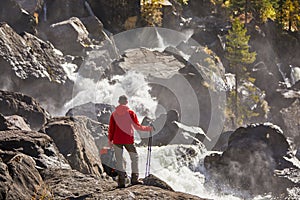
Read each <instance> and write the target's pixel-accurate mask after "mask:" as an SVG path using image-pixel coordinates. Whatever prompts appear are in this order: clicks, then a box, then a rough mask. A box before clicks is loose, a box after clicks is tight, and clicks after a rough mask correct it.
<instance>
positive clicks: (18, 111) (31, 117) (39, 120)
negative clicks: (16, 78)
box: [0, 90, 50, 130]
mask: <svg viewBox="0 0 300 200" xmlns="http://www.w3.org/2000/svg"><path fill="white" fill-rule="evenodd" d="M0 113H2V114H3V115H7V116H8V115H20V116H21V117H23V118H24V119H25V120H26V121H27V123H28V124H29V125H30V128H31V129H32V130H39V129H40V128H41V127H42V126H43V124H44V123H46V121H47V119H48V118H49V117H50V115H49V114H48V113H47V111H45V110H44V109H43V108H42V107H41V106H40V105H39V103H38V102H37V101H36V100H35V99H33V98H32V97H29V96H27V95H24V94H20V93H14V92H7V91H1V90H0Z"/></svg>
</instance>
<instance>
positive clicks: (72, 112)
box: [66, 102, 115, 124]
mask: <svg viewBox="0 0 300 200" xmlns="http://www.w3.org/2000/svg"><path fill="white" fill-rule="evenodd" d="M114 109H115V108H114V106H112V105H109V104H102V103H92V102H89V103H85V104H82V105H79V106H75V107H74V108H70V109H69V110H68V111H67V113H66V116H76V115H83V116H86V117H88V118H90V119H92V120H94V121H99V122H101V123H103V124H109V118H110V115H111V113H112V112H113V111H114Z"/></svg>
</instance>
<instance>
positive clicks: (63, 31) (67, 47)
mask: <svg viewBox="0 0 300 200" xmlns="http://www.w3.org/2000/svg"><path fill="white" fill-rule="evenodd" d="M47 36H48V40H49V41H50V42H52V43H53V45H54V46H55V47H56V48H57V49H59V50H61V51H62V52H63V53H64V54H70V55H79V56H80V55H84V54H85V50H86V47H88V46H90V45H91V44H92V42H91V40H90V38H89V32H88V31H87V29H86V28H85V26H84V25H83V23H82V22H81V21H80V20H79V19H78V18H77V17H72V18H70V19H68V20H65V21H62V22H58V23H55V24H52V25H51V26H50V30H49V33H48V35H47Z"/></svg>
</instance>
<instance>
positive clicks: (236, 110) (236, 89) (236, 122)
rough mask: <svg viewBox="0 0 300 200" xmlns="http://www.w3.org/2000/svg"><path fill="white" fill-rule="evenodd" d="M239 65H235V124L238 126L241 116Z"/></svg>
mask: <svg viewBox="0 0 300 200" xmlns="http://www.w3.org/2000/svg"><path fill="white" fill-rule="evenodd" d="M237 68H238V66H236V67H235V95H234V115H235V120H234V123H235V126H236V127H237V126H238V118H239V113H238V79H239V76H238V70H237Z"/></svg>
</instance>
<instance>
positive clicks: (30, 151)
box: [0, 130, 70, 169]
mask: <svg viewBox="0 0 300 200" xmlns="http://www.w3.org/2000/svg"><path fill="white" fill-rule="evenodd" d="M0 151H1V158H2V160H3V161H4V162H5V163H7V162H9V161H10V160H11V159H12V158H13V157H14V156H16V155H17V154H20V153H22V154H26V155H27V156H30V157H31V158H32V159H33V160H34V162H35V163H36V164H35V165H36V168H37V169H47V168H53V169H57V168H70V166H69V165H68V164H67V161H66V160H65V158H64V157H63V156H62V155H61V154H60V153H59V151H58V150H57V147H56V146H55V144H54V142H53V140H52V139H51V138H50V137H49V136H47V135H45V134H43V133H38V132H35V131H24V130H11V131H0Z"/></svg>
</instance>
